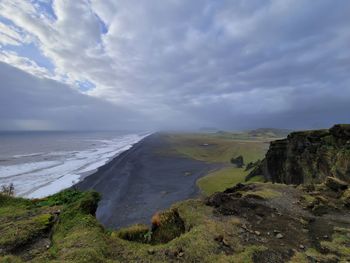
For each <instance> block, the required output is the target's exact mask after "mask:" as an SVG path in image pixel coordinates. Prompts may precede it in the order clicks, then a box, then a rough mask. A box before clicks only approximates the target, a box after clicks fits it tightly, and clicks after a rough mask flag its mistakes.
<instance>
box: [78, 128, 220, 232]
mask: <svg viewBox="0 0 350 263" xmlns="http://www.w3.org/2000/svg"><path fill="white" fill-rule="evenodd" d="M170 146H171V145H170V143H169V142H168V141H166V139H165V138H164V136H163V135H162V134H161V133H153V134H151V135H148V136H147V137H145V138H143V139H142V140H140V141H139V142H137V143H136V144H134V145H133V146H132V147H131V148H130V149H129V150H126V151H124V152H122V153H121V154H120V155H118V156H116V157H115V158H114V159H112V160H111V161H110V162H108V163H107V164H105V165H103V166H101V167H99V168H98V169H97V171H96V172H95V173H93V174H91V175H89V176H87V177H85V178H84V179H83V180H82V181H80V182H79V183H77V184H75V185H74V187H77V188H78V189H80V190H89V189H93V190H96V191H97V192H99V193H100V194H101V195H102V199H101V201H100V203H99V205H98V208H97V212H96V217H97V219H98V220H99V221H100V222H101V223H102V224H103V225H104V226H105V227H108V228H113V229H116V228H120V227H125V226H128V225H131V224H135V223H146V224H148V223H149V222H150V219H151V217H152V215H153V214H154V213H155V212H157V211H159V210H163V209H166V208H169V207H170V206H171V205H172V204H174V203H176V202H178V201H182V200H185V199H189V198H193V197H196V196H198V195H199V193H200V190H199V188H198V186H197V184H196V182H197V180H198V179H199V178H200V177H203V176H204V175H206V174H207V173H208V172H209V171H211V170H213V169H215V168H217V167H218V165H217V164H210V163H206V162H202V161H197V160H193V159H189V158H186V157H182V156H178V155H164V154H160V153H159V152H160V151H159V150H162V151H164V149H165V150H166V149H170V148H169V147H170Z"/></svg>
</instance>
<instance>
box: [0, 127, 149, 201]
mask: <svg viewBox="0 0 350 263" xmlns="http://www.w3.org/2000/svg"><path fill="white" fill-rule="evenodd" d="M148 135H149V134H144V135H137V134H129V135H125V136H120V137H119V138H115V139H112V140H103V141H104V142H103V144H102V145H96V146H95V148H92V149H88V150H83V151H67V152H51V153H48V154H46V155H47V156H55V157H57V158H59V159H58V160H52V161H51V160H50V161H38V162H31V163H23V164H17V165H8V166H0V185H3V184H9V183H13V184H14V186H15V191H16V195H17V196H22V197H29V198H40V197H44V196H47V195H50V194H54V193H56V192H58V191H60V190H62V189H65V188H68V187H70V186H72V185H74V184H75V183H77V182H79V180H80V179H81V178H82V176H83V175H84V176H86V175H88V174H91V173H93V172H94V171H96V170H97V168H99V167H101V166H103V165H105V164H106V163H108V162H109V161H110V160H111V159H113V158H114V157H115V156H117V155H119V154H120V153H122V152H124V151H126V150H128V149H130V148H131V147H132V145H133V144H135V143H137V142H139V141H140V140H142V139H143V138H145V137H146V136H148ZM28 155H29V154H28ZM28 155H23V156H28Z"/></svg>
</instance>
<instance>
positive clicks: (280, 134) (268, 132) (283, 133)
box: [247, 128, 292, 138]
mask: <svg viewBox="0 0 350 263" xmlns="http://www.w3.org/2000/svg"><path fill="white" fill-rule="evenodd" d="M291 132H292V131H291V130H287V129H276V128H259V129H255V130H251V131H247V133H248V135H249V136H252V137H276V138H284V137H287V135H288V134H289V133H291Z"/></svg>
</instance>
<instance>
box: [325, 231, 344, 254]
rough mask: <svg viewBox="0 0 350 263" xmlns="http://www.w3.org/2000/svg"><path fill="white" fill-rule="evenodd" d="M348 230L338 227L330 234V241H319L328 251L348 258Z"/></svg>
mask: <svg viewBox="0 0 350 263" xmlns="http://www.w3.org/2000/svg"><path fill="white" fill-rule="evenodd" d="M349 233H350V230H349V229H346V230H342V229H338V230H337V232H336V233H335V234H333V235H332V240H331V241H321V246H322V247H323V248H325V249H327V250H328V251H330V253H333V254H337V255H340V257H341V258H343V259H349V258H350V247H349V244H350V236H349Z"/></svg>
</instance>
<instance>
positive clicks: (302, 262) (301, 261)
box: [288, 252, 310, 263]
mask: <svg viewBox="0 0 350 263" xmlns="http://www.w3.org/2000/svg"><path fill="white" fill-rule="evenodd" d="M309 262H310V261H309V260H308V259H307V256H306V254H305V253H302V252H297V253H295V254H294V255H293V257H292V258H291V259H290V260H289V261H288V263H309Z"/></svg>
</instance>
